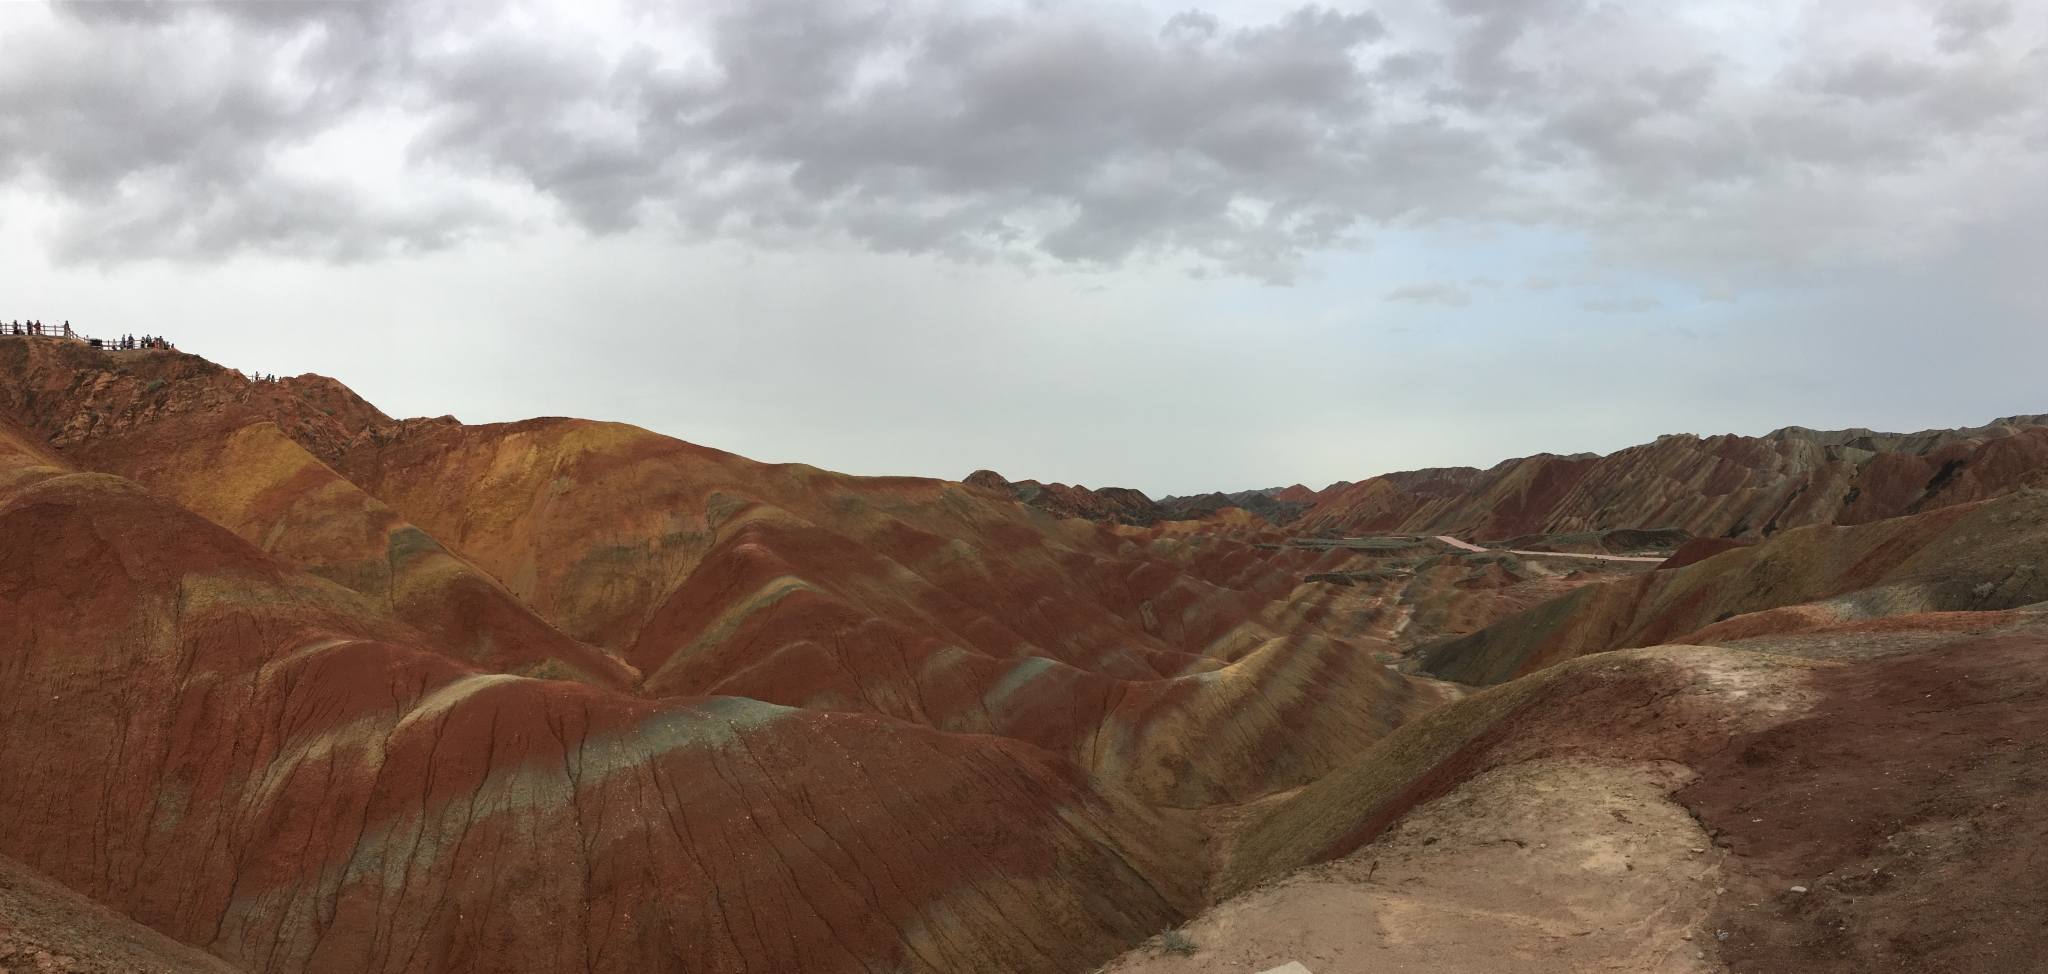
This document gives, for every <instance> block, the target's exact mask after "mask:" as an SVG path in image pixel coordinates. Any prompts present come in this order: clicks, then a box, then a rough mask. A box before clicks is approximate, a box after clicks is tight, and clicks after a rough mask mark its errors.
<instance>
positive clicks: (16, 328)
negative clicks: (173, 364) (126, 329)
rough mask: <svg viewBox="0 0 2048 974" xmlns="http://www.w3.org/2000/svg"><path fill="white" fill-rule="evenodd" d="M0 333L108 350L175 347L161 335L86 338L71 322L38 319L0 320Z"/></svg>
mask: <svg viewBox="0 0 2048 974" xmlns="http://www.w3.org/2000/svg"><path fill="white" fill-rule="evenodd" d="M0 335H39V336H44V337H48V338H75V339H78V340H80V341H83V342H85V343H86V344H88V345H91V346H92V347H94V348H97V349H101V350H104V351H109V352H123V351H130V350H133V349H138V348H159V349H164V350H166V351H168V350H170V349H174V348H177V347H178V346H176V345H173V344H171V343H170V342H169V341H166V340H165V339H164V336H162V335H122V336H121V337H119V338H87V337H85V336H84V335H81V334H79V333H77V332H75V331H72V330H71V322H68V321H67V322H65V323H63V324H62V325H46V324H43V323H42V321H40V320H38V319H33V318H31V319H29V320H28V321H14V322H11V323H10V322H5V321H0Z"/></svg>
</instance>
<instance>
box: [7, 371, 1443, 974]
mask: <svg viewBox="0 0 2048 974" xmlns="http://www.w3.org/2000/svg"><path fill="white" fill-rule="evenodd" d="M10 345H11V347H10ZM0 364H5V365H6V366H7V367H8V369H10V370H11V371H0V417H4V419H0V681H4V684H5V685H7V686H10V687H14V688H17V689H18V690H21V691H25V692H17V693H15V694H13V695H11V697H10V698H9V699H8V700H7V701H5V702H0V739H4V740H6V741H7V742H8V746H7V747H6V748H4V749H0V752H4V753H0V774H5V775H7V776H8V778H9V780H10V781H13V782H16V783H17V786H16V787H14V788H12V789H10V790H8V791H7V792H6V794H5V795H0V854H7V855H13V856H16V857H18V858H21V859H22V860H23V861H24V862H26V863H27V864H28V865H29V866H30V867H32V868H34V869H37V870H39V871H41V872H43V873H45V874H47V875H49V876H51V877H53V878H54V879H56V880H58V881H60V882H62V883H63V884H65V885H66V886H68V887H69V888H71V889H74V890H77V891H80V892H82V893H85V894H87V895H89V896H91V897H93V898H94V899H96V900H98V901H100V902H103V903H107V904H109V905H111V906H114V907H115V908H117V909H119V910H120V911H122V912H123V913H125V914H127V915H129V916H131V917H134V918H136V919H138V920H140V921H142V922H144V923H147V924H149V925H150V926H152V927H154V928H155V929H157V930H160V931H163V932H165V933H167V934H169V935H171V936H173V937H176V938H178V939H180V940H183V941H185V942H188V943H193V944H197V945H200V946H203V947H205V948H207V949H208V950H211V951H213V952H214V953H216V954H217V955H219V956H221V957H223V958H226V959H228V960H230V961H232V962H233V963H235V964H236V965H238V966H241V967H244V968H246V969H249V970H257V971H266V972H267V971H279V972H286V971H323V970H335V971H344V970H345V971H363V970H392V971H406V970H410V971H455V970H622V971H626V970H631V971H638V970H669V969H688V970H708V971H739V970H804V971H842V970H843V971H855V970H860V971H866V970H872V969H889V970H897V969H901V970H909V971H941V970H944V971H970V970H987V971H1019V972H1022V971H1048V972H1050V971H1066V970H1078V969H1085V968H1087V967H1089V966H1091V965H1092V964H1094V963H1096V962H1098V961H1100V960H1101V959H1103V958H1105V957H1108V956H1110V955H1113V954H1114V953H1116V952H1118V951H1120V950H1122V949H1124V948H1126V947H1128V946H1129V945H1130V944H1132V943H1135V942H1138V941H1139V940H1141V939H1143V938H1144V937H1146V936H1148V935H1150V934H1152V933H1156V932H1157V931H1158V930H1159V929H1161V928H1163V927H1166V926H1169V925H1171V924H1173V923H1175V922H1177V921H1178V919H1179V918H1181V917H1184V916H1185V915H1187V914H1188V913H1189V912H1190V911H1192V910H1193V909H1195V908H1196V907H1197V906H1199V901H1200V897H1201V892H1202V890H1203V888H1204V884H1205V882H1206V877H1207V874H1208V870H1209V856H1208V854H1207V852H1206V848H1207V847H1206V845H1205V842H1204V839H1203V836H1202V835H1201V834H1200V833H1199V832H1197V831H1195V830H1193V829H1192V828H1191V827H1190V826H1189V824H1188V822H1189V820H1188V816H1187V813H1186V812H1184V811H1182V809H1199V808H1202V807H1205V806H1208V805H1212V804H1215V803H1219V802H1239V801H1244V800H1249V799H1254V798H1259V797H1262V796H1265V795H1268V794H1271V793H1273V792H1275V791H1278V790H1282V789H1286V788H1292V787H1295V786H1298V785H1300V784H1303V783H1306V782H1308V781H1311V780H1314V779H1315V778H1316V777H1317V776H1319V775H1321V774H1323V773H1325V772H1327V770H1328V769H1329V768H1331V767H1334V766H1336V765H1337V764H1339V763H1341V762H1342V761H1344V760H1346V759H1348V758H1349V757H1350V756H1351V755H1352V754H1355V753H1356V752H1357V751H1358V750H1359V749H1361V748H1363V747H1367V746H1369V745H1370V744H1371V743H1372V742H1373V741H1375V740H1377V739H1379V738H1380V737H1381V736H1384V735H1385V734H1386V733H1388V732H1389V731H1390V730H1391V729H1392V728H1394V727H1396V726H1398V725H1399V724H1400V723H1401V722H1403V721H1405V720H1407V719H1410V718H1411V717H1413V716H1414V715H1416V714H1419V713H1422V712H1425V711H1427V710H1428V709H1431V708H1432V707H1434V706H1435V705H1437V704H1438V703H1439V702H1441V700H1443V699H1445V692H1444V691H1443V690H1442V689H1440V688H1439V687H1438V686H1437V685H1435V684H1432V683H1429V682H1427V681H1421V680H1417V679H1414V678H1410V677H1406V676H1402V675H1400V674H1398V673H1395V672H1394V671H1393V670H1391V669H1389V668H1388V667H1386V666H1383V665H1381V664H1380V663H1379V662H1377V661H1375V660H1374V658H1373V656H1372V651H1373V650H1377V649H1383V648H1385V646H1386V644H1385V643H1383V642H1381V641H1380V640H1379V639H1377V638H1376V634H1378V633H1379V632H1380V630H1377V629H1373V628H1371V627H1370V626H1367V625H1363V624H1362V623H1361V620H1360V619H1359V618H1357V617H1354V616H1353V615H1351V614H1348V613H1347V612H1344V611H1340V610H1338V609H1335V608H1329V607H1326V608H1316V609H1309V610H1304V609H1303V608H1302V607H1300V606H1297V605H1294V604H1293V603H1291V601H1290V599H1291V596H1292V594H1293V593H1294V592H1295V590H1297V589H1298V588H1301V587H1302V583H1301V581H1300V579H1301V577H1302V576H1303V575H1305V574H1311V573H1314V572H1315V571H1318V570H1327V569H1341V568H1343V567H1345V566H1346V565H1347V564H1349V559H1351V558H1352V556H1351V555H1349V554H1348V553H1344V552H1329V551H1311V550H1303V549H1297V548H1289V547H1286V546H1284V545H1281V544H1280V543H1279V542H1281V541H1283V540H1284V537H1283V536H1281V535H1279V534H1277V533H1274V532H1273V530H1272V528H1271V526H1270V525H1265V524H1264V523H1263V522H1258V521H1256V519H1252V518H1249V517H1248V516H1244V515H1242V514H1241V512H1226V513H1225V514H1222V515H1219V516H1218V517H1217V518H1215V519H1213V521H1210V522H1203V523H1202V524H1201V525H1199V527H1200V528H1201V530H1199V531H1198V530H1195V528H1196V527H1198V525H1196V524H1195V523H1194V522H1175V521H1168V522H1162V523H1160V524H1158V525H1156V526H1154V527H1151V528H1138V527H1129V526H1121V525H1114V524H1098V523H1090V522H1087V521H1081V520H1072V519H1061V518H1057V517H1053V516H1051V515H1049V514H1046V513H1044V512H1042V511H1036V510H1033V509H1030V508H1027V507H1021V506H1019V505H1017V504H1016V503H1014V502H1013V501H1011V500H1010V499H1009V498H1007V497H1005V496H1002V495H994V494H992V493H991V492H989V491H987V490H985V489H983V488H980V487H975V486H968V485H962V484H951V483H945V482H940V481H928V480H915V479H909V478H855V477H846V476H843V475H838V474H832V473H829V472H827V471H822V470H817V469H815V468H810V467H803V466H799V465H781V466H778V465H765V464H757V463H754V462H752V461H748V460H745V459H744V458H740V457H735V456H732V455H730V454H724V453H720V452H718V451H715V450H708V449H704V448H702V447H696V446H692V445H690V444H686V443H680V442H678V441H675V440H671V439H668V438H665V437H660V436H656V435H654V434H651V433H648V432H646V431H644V430H637V429H633V428H631V427H624V426H617V425H612V424H603V423H590V422H584V421H574V420H535V421H531V422H527V423H520V424H509V425H503V426H493V427H466V426H463V425H461V424H459V423H456V422H454V421H453V420H446V419H444V420H409V421H389V420H387V419H385V418H383V417H382V414H380V413H376V412H375V410H374V409H372V408H370V407H368V406H367V405H362V406H359V407H354V406H351V407H348V408H342V407H325V406H316V405H313V404H314V403H316V402H317V401H319V400H320V398H321V397H322V396H323V395H325V396H326V397H327V399H328V401H333V402H338V403H343V404H349V403H353V402H354V400H352V399H350V398H348V396H347V394H346V392H345V390H341V391H336V390H339V386H338V385H334V384H330V383H327V382H326V381H325V380H321V381H317V382H316V381H314V380H313V379H311V378H306V377H302V378H301V379H298V380H291V382H290V383H286V382H279V383H250V382H248V381H247V380H245V379H243V378H241V377H240V376H238V375H235V374H234V373H230V372H226V371H225V370H220V369H218V368H215V367H213V366H211V365H210V364H208V363H204V362H202V361H200V360H197V359H193V358H191V357H190V356H183V355H179V354H176V353H159V352H123V353H113V354H106V353H89V352H85V351H84V350H82V349H78V348H76V347H75V346H70V345H67V344H64V343H60V342H56V341H52V340H19V339H17V340H12V341H11V342H10V341H0ZM159 380H162V381H161V383H160V384H159ZM301 387H303V389H302V388H301ZM322 390H325V391H324V392H323V391H322ZM302 392H309V393H311V394H312V396H311V398H309V397H308V396H307V395H304V394H301V393H302ZM328 408H334V415H329V414H328V412H327V411H326V410H327V409H328ZM351 410H353V411H351ZM1315 588H1320V586H1316V587H1315ZM1351 597H1355V596H1351ZM88 849H89V850H94V852H93V853H92V854H90V855H83V854H80V853H79V852H78V850H88Z"/></svg>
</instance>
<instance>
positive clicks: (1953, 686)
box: [1678, 635, 2048, 974]
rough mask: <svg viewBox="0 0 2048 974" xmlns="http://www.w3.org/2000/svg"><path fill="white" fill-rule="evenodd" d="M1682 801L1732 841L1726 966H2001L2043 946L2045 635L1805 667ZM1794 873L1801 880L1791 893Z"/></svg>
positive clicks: (1761, 970) (1962, 971)
mask: <svg viewBox="0 0 2048 974" xmlns="http://www.w3.org/2000/svg"><path fill="white" fill-rule="evenodd" d="M1811 685H1812V687H1813V689H1814V690H1815V692H1816V693H1817V699H1816V701H1815V703H1814V705H1813V711H1812V713H1811V714H1810V715H1809V716H1807V717H1804V718H1803V719H1800V720H1796V721H1793V722H1790V723H1787V724H1784V725H1781V726H1778V727H1775V728H1772V729H1770V730H1766V731H1763V732H1761V733H1755V734H1748V735H1741V736H1738V737H1737V738H1735V739H1734V740H1733V741H1731V742H1730V744H1729V746H1728V747H1727V748H1726V749H1725V750H1723V751H1721V752H1720V753H1719V754H1717V755H1715V756H1713V757H1712V758H1710V759H1708V760H1706V761H1705V762H1703V763H1702V764H1700V765H1699V766H1698V767H1699V770H1700V772H1701V777H1700V780H1699V782H1698V783H1697V784H1695V785H1693V786H1692V787H1691V788H1688V789H1686V790H1685V791H1683V792H1681V793H1680V794H1679V796H1678V798H1679V800H1680V801H1682V802H1685V803H1686V804H1688V805H1690V806H1692V807H1693V808H1695V809H1697V810H1698V812H1699V815H1700V820H1701V822H1702V823H1703V824H1705V825H1706V826H1708V827H1709V828H1712V829H1719V830H1720V833H1719V841H1721V842H1725V843H1727V844H1728V845H1729V846H1730V847H1731V848H1732V851H1733V853H1734V854H1733V856H1732V858H1731V859H1730V860H1729V870H1730V872H1731V873H1732V874H1734V875H1735V876H1737V877H1738V878H1736V879H1732V880H1731V881H1730V888H1729V892H1728V894H1727V895H1726V896H1724V897H1723V898H1722V906H1721V908H1720V909H1719V910H1718V911H1717V912H1716V913H1715V915H1714V916H1713V918H1712V919H1711V920H1710V921H1709V926H1710V927H1711V928H1712V929H1713V930H1715V931H1725V932H1726V934H1727V936H1726V939H1725V940H1720V941H1718V942H1719V949H1720V952H1721V953H1720V956H1721V958H1722V960H1723V961H1724V962H1725V963H1726V964H1727V966H1728V968H1729V969H1730V970H1731V971H1739V972H1756V974H1773V972H1780V971H1782V972H1786V974H1793V972H1798V974H1822V972H1834V971H1839V972H1844V974H1848V972H1864V971H1878V970H1883V971H1902V972H1927V974H1974V972H1983V974H2005V972H2012V971H2034V970H2040V969H2042V966H2041V965H2042V964H2043V963H2044V961H2043V958H2048V885H2044V884H2043V882H2042V876H2043V875H2044V874H2048V803H2044V800H2043V799H2044V794H2043V792H2044V785H2048V774H2044V761H2048V638H2044V637H2042V636H2040V635H2031V636H2006V637H1994V638H1984V639H1975V640H1968V641H1963V642H1958V643H1954V644H1952V645H1949V646H1945V647H1942V648H1939V649H1934V650H1930V651H1927V652H1923V653H1915V654H1907V655H1900V656H1892V657H1887V658H1883V659H1877V660H1870V661H1867V662H1862V663H1859V664H1857V665H1855V666H1850V667H1842V668H1836V669H1827V670H1821V671H1816V672H1815V673H1814V674H1813V676H1812V684H1811ZM1794 886H1803V887H1805V888H1806V890H1807V891H1806V892H1805V893H1795V892H1792V891H1791V888H1792V887H1794Z"/></svg>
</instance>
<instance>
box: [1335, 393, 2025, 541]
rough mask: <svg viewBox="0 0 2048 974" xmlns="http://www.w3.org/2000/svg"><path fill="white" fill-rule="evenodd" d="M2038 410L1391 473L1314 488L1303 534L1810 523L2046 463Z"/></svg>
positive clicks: (1974, 495)
mask: <svg viewBox="0 0 2048 974" xmlns="http://www.w3.org/2000/svg"><path fill="white" fill-rule="evenodd" d="M2043 423H2048V417H2042V416H2014V417H2008V418H2006V419H2002V420H1998V421H1996V422H1994V423H1992V424H1990V425H1988V426H1984V427H1981V428H1978V429H1968V430H1932V431H1928V432H1926V433H1917V434H1904V435H1902V434H1884V433H1871V432H1869V431H1868V430H1850V431H1844V432H1835V433H1823V432H1817V431H1813V430H1804V429H1799V428H1797V427H1792V428H1788V429H1785V430H1779V431H1778V432H1776V433H1773V434H1771V435H1770V436H1767V437H1764V438H1761V439H1758V438H1752V437H1745V436H1715V437H1710V438H1706V439H1702V438H1700V437H1697V436H1691V435H1680V436H1664V437H1659V438H1658V439H1657V441H1656V442H1654V443H1648V444H1644V445H1642V446H1636V447H1630V448H1629V449H1626V450H1620V451H1617V452H1615V453H1612V454H1609V455H1607V456H1605V457H1598V456H1594V455H1592V454H1581V455H1579V456H1574V457H1559V456H1552V455H1549V454H1541V455H1537V456H1533V457H1526V458H1522V459H1517V460H1507V461H1503V462H1502V463H1500V464H1499V465H1497V466H1495V467H1494V468H1493V469H1491V470H1487V471H1483V472H1481V471H1477V470H1473V469H1471V468H1469V467H1466V468H1449V469H1445V470H1427V471H1413V472H1410V473H1405V474H1388V475H1386V476H1383V477H1375V478H1373V479H1371V480H1366V481H1363V482H1360V483H1358V484H1354V485H1352V486H1351V487H1349V488H1347V489H1345V490H1344V491H1342V492H1340V493H1338V494H1337V495H1336V496H1334V497H1326V498H1324V499H1322V500H1321V501H1320V502H1319V503H1318V504H1317V505H1316V506H1315V507H1314V508H1312V509H1311V510H1309V511H1308V512H1307V513H1306V514H1304V515H1303V516H1302V519H1301V520H1300V521H1299V522H1297V523H1296V524H1295V525H1294V527H1295V528H1296V529H1297V530H1298V531H1299V532H1300V533H1304V534H1347V535H1348V534H1363V533H1372V532H1392V533H1400V534H1452V535H1456V536H1458V537H1462V538H1466V539H1468V540H1502V539H1507V538H1512V537H1516V536H1518V535H1525V534H1571V533H1576V532H1582V531H1597V530H1605V529H1609V528H1678V529H1682V530H1684V531H1687V532H1689V533H1691V534H1694V535H1703V536H1712V537H1724V536H1725V537H1730V538H1738V539H1743V540H1756V539H1759V538H1765V537H1769V536H1771V535H1772V534H1775V533H1777V532H1779V531H1783V530H1786V529H1789V528H1794V527H1799V526H1802V525H1807V524H1865V523H1868V522H1871V521H1876V520H1882V519H1884V518H1889V517H1895V516H1898V515H1901V514H1911V513H1915V512H1918V511H1926V510H1933V509H1935V508H1938V507H1945V506H1948V505H1951V504H1961V503H1968V502H1971V501H1977V500H1984V499H1987V498H1990V497H1995V496H1998V495H1999V494H2002V493H2005V492H2007V491H2010V490H2012V489H2013V488H2014V487H2017V486H2019V485H2021V484H2023V483H2037V482H2040V480H2041V478H2042V471H2043V469H2044V467H2048V426H2044V425H2042V424H2043Z"/></svg>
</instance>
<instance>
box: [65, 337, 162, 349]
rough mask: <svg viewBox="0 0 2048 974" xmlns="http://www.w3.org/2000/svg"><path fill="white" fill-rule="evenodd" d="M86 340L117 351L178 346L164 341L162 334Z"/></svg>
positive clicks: (95, 346) (93, 344)
mask: <svg viewBox="0 0 2048 974" xmlns="http://www.w3.org/2000/svg"><path fill="white" fill-rule="evenodd" d="M86 342H88V343H89V344H91V345H92V347H94V348H104V349H108V350H110V351H117V352H121V351H127V350H129V349H135V348H162V349H170V348H175V347H176V346H174V345H172V344H171V343H170V342H167V341H164V336H162V335H141V336H137V335H122V336H121V337H119V338H116V339H114V340H112V341H103V340H101V339H98V338H88V339H86Z"/></svg>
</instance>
